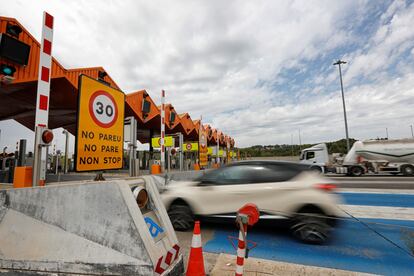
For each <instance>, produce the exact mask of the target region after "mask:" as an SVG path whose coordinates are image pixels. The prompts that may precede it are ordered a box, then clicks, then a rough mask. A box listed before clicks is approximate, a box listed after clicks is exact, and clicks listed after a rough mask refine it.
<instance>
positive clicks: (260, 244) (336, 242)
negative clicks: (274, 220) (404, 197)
mask: <svg viewBox="0 0 414 276" xmlns="http://www.w3.org/2000/svg"><path fill="white" fill-rule="evenodd" d="M363 221H364V222H369V223H370V224H369V225H370V227H372V228H373V229H375V230H376V231H378V232H379V233H381V234H382V235H384V236H385V237H386V238H388V239H390V240H391V241H393V242H394V243H396V245H398V246H400V247H401V248H402V249H400V248H398V247H397V246H396V245H393V244H392V243H390V242H389V241H387V240H385V239H384V238H383V237H381V236H379V235H378V234H376V233H375V232H374V231H372V230H369V229H367V228H366V227H365V226H364V225H362V224H361V223H359V222H353V221H345V222H342V223H341V225H340V226H339V227H338V228H337V229H336V230H335V232H334V235H333V237H332V239H331V241H330V242H329V243H328V244H326V245H309V244H303V243H300V242H298V241H296V240H295V239H294V238H293V237H291V236H290V235H289V233H287V231H280V229H279V230H278V229H276V230H275V231H273V232H272V231H271V230H269V229H263V227H260V228H257V229H255V228H254V227H253V228H252V229H250V230H249V232H248V234H247V235H248V237H247V239H248V240H251V241H253V242H256V243H257V247H256V248H253V249H252V250H251V251H250V252H249V256H251V257H256V258H262V259H268V260H275V261H283V262H290V263H297V264H303V265H313V266H322V267H328V268H336V269H344V270H352V271H359V272H366V273H374V274H381V275H414V256H413V255H410V254H414V253H413V251H414V221H394V220H374V219H364V220H363ZM372 223H383V224H387V225H389V226H384V225H377V224H372ZM401 226H406V227H410V228H402V227H401ZM229 236H234V237H237V236H238V232H237V231H236V230H216V231H215V234H214V238H213V239H212V240H210V241H208V242H207V244H206V246H204V248H203V249H204V250H205V251H206V252H212V253H228V254H233V255H235V254H236V251H235V250H234V248H233V246H232V245H231V244H230V241H229V240H228V237H229Z"/></svg>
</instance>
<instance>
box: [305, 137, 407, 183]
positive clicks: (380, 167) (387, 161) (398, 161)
mask: <svg viewBox="0 0 414 276" xmlns="http://www.w3.org/2000/svg"><path fill="white" fill-rule="evenodd" d="M300 160H301V163H304V164H309V165H310V166H311V169H313V170H316V171H319V172H322V173H328V172H332V173H337V174H347V175H351V176H360V175H362V174H365V173H369V172H372V173H376V174H378V173H389V174H394V175H396V174H403V175H406V176H410V175H414V139H398V140H366V141H356V142H355V143H354V145H353V146H352V148H351V149H350V150H349V152H348V154H347V155H346V156H345V157H344V158H340V157H339V158H338V156H334V157H333V158H331V159H330V158H329V155H328V148H327V146H326V144H318V145H315V146H313V147H310V148H306V149H304V150H302V151H301V155H300Z"/></svg>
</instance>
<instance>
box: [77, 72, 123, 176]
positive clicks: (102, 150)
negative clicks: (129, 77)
mask: <svg viewBox="0 0 414 276" xmlns="http://www.w3.org/2000/svg"><path fill="white" fill-rule="evenodd" d="M124 106H125V94H124V93H123V92H122V91H119V90H117V89H114V88H112V87H109V86H108V85H105V84H103V83H101V82H99V81H97V80H95V79H92V78H90V77H88V76H85V75H80V76H79V94H78V126H77V133H76V142H75V143H76V146H75V147H76V158H75V170H76V171H78V172H80V171H97V170H113V169H121V168H122V161H123V144H124Z"/></svg>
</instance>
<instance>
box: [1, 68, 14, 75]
mask: <svg viewBox="0 0 414 276" xmlns="http://www.w3.org/2000/svg"><path fill="white" fill-rule="evenodd" d="M3 73H4V74H5V75H10V74H11V73H12V70H11V69H10V68H8V67H6V68H4V70H3Z"/></svg>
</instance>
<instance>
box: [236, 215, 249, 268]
mask: <svg viewBox="0 0 414 276" xmlns="http://www.w3.org/2000/svg"><path fill="white" fill-rule="evenodd" d="M246 235H247V224H246V223H243V228H240V231H239V242H238V245H237V261H236V274H235V275H236V276H242V275H243V269H244V258H245V257H246V246H247V244H246Z"/></svg>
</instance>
